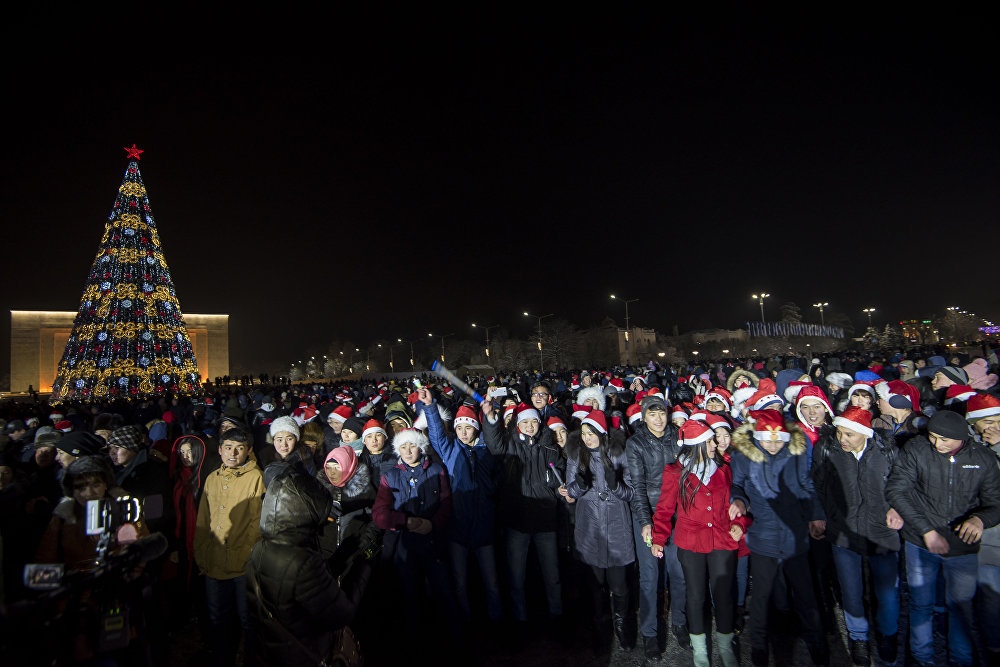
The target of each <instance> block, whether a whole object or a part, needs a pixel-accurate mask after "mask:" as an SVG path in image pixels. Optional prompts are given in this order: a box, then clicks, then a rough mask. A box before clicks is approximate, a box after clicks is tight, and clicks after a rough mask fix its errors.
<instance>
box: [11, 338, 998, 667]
mask: <svg viewBox="0 0 1000 667" xmlns="http://www.w3.org/2000/svg"><path fill="white" fill-rule="evenodd" d="M996 370H997V357H996V354H995V353H994V352H993V351H991V350H988V349H986V348H984V349H983V350H982V356H977V357H976V358H969V357H968V356H966V355H964V354H957V355H949V356H947V357H946V356H941V355H939V354H935V353H934V351H931V350H927V351H922V352H919V351H911V352H910V353H909V354H904V353H903V352H898V353H896V354H893V355H886V356H874V357H873V356H871V355H863V354H849V353H843V354H835V355H829V356H826V357H824V358H822V359H820V358H814V359H809V358H807V357H801V356H798V355H789V356H787V357H784V358H769V359H760V360H739V361H738V360H721V361H718V362H712V363H706V362H704V361H702V362H701V364H699V365H687V366H684V367H681V368H668V367H664V366H661V365H656V364H654V363H652V362H650V363H649V364H648V365H647V366H645V367H617V368H609V369H601V370H593V369H587V370H577V371H560V372H548V373H536V372H529V371H519V372H509V373H499V374H497V375H496V376H494V377H470V378H466V381H467V382H468V383H469V385H471V386H467V385H462V384H461V383H455V384H456V385H459V386H454V385H452V384H450V383H448V382H445V381H442V380H440V379H439V378H437V377H434V376H430V375H423V376H419V375H418V376H414V377H407V378H399V377H394V378H392V379H388V378H387V379H385V380H380V379H359V378H349V379H347V380H344V381H338V382H336V383H314V384H313V383H306V384H297V385H288V384H282V385H273V384H272V385H262V384H254V383H253V381H252V380H250V381H249V382H244V383H242V384H241V385H231V386H226V385H224V386H214V385H208V386H207V387H206V391H205V393H204V395H202V396H199V397H195V398H181V399H177V398H174V399H170V398H168V397H164V398H158V399H147V400H143V401H137V402H134V403H113V404H86V405H84V404H62V405H55V406H50V405H47V404H44V403H40V402H37V401H35V402H24V403H16V402H8V403H5V404H3V405H2V406H0V415H2V416H3V417H4V421H5V423H4V425H3V433H4V436H3V439H2V442H0V539H2V550H0V553H2V578H0V602H2V603H4V607H3V608H4V609H6V610H8V611H7V612H6V614H7V617H8V618H14V617H15V616H16V615H15V614H12V613H11V612H10V610H13V609H17V608H28V607H30V605H31V604H32V603H37V602H38V596H39V595H40V594H39V593H38V592H37V591H35V590H31V589H30V588H28V587H26V586H25V583H24V578H23V576H22V571H23V570H24V566H25V565H26V564H32V563H48V564H62V565H63V566H64V568H65V572H66V573H67V575H74V574H85V573H88V572H93V571H94V570H95V568H97V566H98V565H99V564H100V563H101V558H102V554H103V551H102V548H103V547H104V546H107V545H102V544H100V543H99V542H100V538H99V536H98V535H92V534H89V532H88V530H87V526H88V518H90V517H89V514H90V513H91V512H89V511H88V503H91V501H100V500H102V499H108V500H113V499H119V498H126V497H129V498H136V499H140V500H141V504H142V507H143V516H142V517H141V518H139V519H138V520H136V519H135V518H133V519H131V520H130V521H128V522H127V523H126V524H125V525H124V526H122V527H120V528H118V530H117V532H116V534H115V535H114V542H115V543H114V544H112V545H111V547H110V548H109V550H108V553H110V554H116V553H118V554H120V553H125V552H127V550H128V549H129V545H130V544H131V543H133V542H135V541H136V540H141V539H143V537H144V536H146V535H151V534H154V533H162V534H163V535H164V536H166V538H167V542H168V547H167V549H166V552H165V553H163V554H162V555H154V556H153V557H152V558H150V559H149V560H148V562H146V563H144V564H141V565H137V566H135V567H131V568H130V570H129V574H128V578H129V579H130V580H134V587H135V588H136V590H137V591H138V592H137V593H136V594H135V595H136V596H137V598H138V599H141V600H142V604H141V605H140V607H141V610H140V609H134V610H133V612H132V619H131V622H132V624H133V628H135V629H134V630H133V631H132V632H131V635H130V636H131V639H132V641H131V642H129V641H126V642H125V644H127V646H124V647H123V648H122V647H119V648H117V649H116V650H115V651H109V650H108V648H107V643H106V641H103V640H104V637H103V635H102V633H101V627H103V626H101V627H99V620H100V619H102V618H103V616H102V614H104V613H105V612H106V611H107V608H106V605H105V602H106V601H107V600H106V598H105V597H102V596H101V595H99V591H98V590H97V589H99V588H100V587H101V586H102V584H101V581H100V580H99V579H95V580H89V581H90V583H89V584H88V585H89V586H91V587H93V588H94V589H95V590H94V591H91V593H92V594H91V595H89V596H87V595H84V596H83V598H84V599H83V602H82V604H84V605H89V607H88V609H89V611H90V612H92V613H89V614H88V613H84V614H80V615H78V616H77V617H75V619H76V620H75V621H74V625H73V627H71V628H69V630H70V632H69V634H67V635H65V642H64V643H65V644H66V646H65V647H64V648H63V649H62V652H61V653H60V655H61V656H62V658H63V659H64V660H65V661H67V662H76V663H84V664H86V663H88V661H89V662H90V663H91V664H108V663H106V662H104V663H101V662H98V661H100V660H107V659H108V658H109V657H110V659H112V660H114V659H117V660H119V663H118V664H131V662H132V661H133V660H134V659H135V657H136V655H135V652H136V651H145V655H146V657H147V659H148V661H149V662H152V663H156V662H158V661H162V659H163V656H165V655H166V654H167V651H166V649H165V648H164V647H165V645H166V642H167V641H168V640H167V637H168V636H169V635H170V633H172V632H179V631H183V630H184V628H185V623H186V622H187V620H188V619H189V618H191V617H197V618H198V619H200V623H199V628H198V629H199V631H200V633H201V636H202V640H203V644H204V649H203V650H204V654H205V656H206V658H207V660H208V661H210V663H211V664H212V665H231V664H235V662H236V661H237V659H238V657H239V656H242V658H243V660H244V661H245V663H246V664H263V665H291V664H318V663H320V662H322V661H323V660H326V659H329V658H330V656H331V655H334V654H338V655H341V656H344V657H345V659H349V658H350V656H352V655H356V653H357V651H358V646H359V645H360V647H361V649H360V650H361V651H364V652H366V653H367V654H368V655H369V656H370V657H371V656H373V657H375V658H376V660H375V661H376V662H377V658H378V657H380V656H381V657H383V658H388V656H393V655H399V656H405V655H412V652H414V651H417V652H420V651H423V650H424V648H423V647H424V644H423V643H422V642H423V641H424V639H426V638H433V637H436V638H441V639H444V640H447V641H449V642H454V643H453V644H452V645H454V646H465V647H466V650H467V653H463V654H462V656H461V657H462V659H463V661H468V660H469V659H471V660H472V661H475V660H476V659H477V658H482V657H484V656H485V655H486V654H488V653H489V652H491V651H503V650H505V647H503V646H500V645H499V644H500V643H506V644H510V645H514V646H515V647H517V648H519V649H524V650H530V646H531V638H532V637H536V636H538V634H539V633H541V634H544V635H548V636H549V637H550V638H552V639H554V640H556V641H571V642H575V641H579V640H580V637H581V636H583V637H586V638H587V641H589V642H591V643H592V646H591V647H590V648H592V649H593V650H595V651H598V652H603V651H607V650H609V649H610V648H611V647H612V646H613V644H617V645H618V646H620V647H621V648H622V649H625V650H628V651H632V650H638V651H640V652H641V655H642V656H644V659H645V660H646V661H647V662H648V663H650V664H653V663H656V662H657V661H659V659H660V657H661V655H662V654H663V652H664V649H665V646H666V645H667V643H668V642H676V643H677V644H678V645H679V646H681V647H684V648H685V650H688V651H690V655H691V658H692V660H693V662H694V664H695V665H696V666H698V667H703V666H707V665H709V661H710V656H711V655H712V654H713V648H714V653H715V655H717V656H718V660H719V661H720V662H721V664H723V665H725V667H732V666H733V665H738V664H740V663H739V656H740V651H739V642H741V641H742V642H744V643H749V648H750V651H749V653H750V657H751V660H752V663H753V664H754V665H767V664H769V661H770V660H771V657H772V642H773V640H774V639H775V634H776V631H777V630H778V629H779V628H780V629H781V631H782V632H783V633H787V632H789V631H791V632H794V633H796V634H798V635H799V636H800V637H801V639H802V640H803V641H804V642H805V645H806V647H807V649H808V654H809V656H810V658H811V660H812V661H813V663H814V664H817V665H824V664H828V663H829V659H830V651H829V645H828V642H829V641H830V639H829V634H830V632H831V630H834V629H835V628H836V626H837V623H838V619H837V618H836V615H838V614H842V620H843V622H844V623H845V624H846V628H847V633H848V637H847V646H846V649H847V651H848V654H849V656H850V659H851V660H852V661H853V662H854V664H858V665H868V664H870V661H871V660H872V658H873V657H876V658H877V659H878V660H879V661H880V662H881V663H882V664H887V665H893V664H903V661H904V660H909V661H910V663H909V664H920V665H931V664H940V661H941V660H942V656H945V658H944V659H946V660H947V661H948V662H949V664H954V665H972V664H974V662H976V661H978V664H984V665H993V664H1000V635H993V634H992V633H991V632H990V631H989V629H990V628H991V627H992V626H993V625H995V624H997V623H1000V527H998V524H1000V459H998V458H997V457H998V455H1000V398H998V393H997V392H998V389H1000V388H998V387H997V375H996ZM463 390H464V391H463ZM468 392H471V393H468ZM477 396H478V397H477ZM479 398H483V399H484V400H479ZM89 507H91V508H93V507H94V505H93V504H92V503H91V504H90V505H89ZM70 580H71V577H70ZM114 602H116V603H119V604H120V603H121V602H122V597H121V596H119V597H116V598H115V600H114ZM904 612H905V613H904ZM902 617H905V618H907V619H908V622H907V627H908V632H903V631H902V630H901V626H900V619H901V618H902ZM581 621H584V622H585V623H584V624H583V630H582V631H581V629H580V628H581V624H580V622H581ZM713 622H714V625H713ZM942 624H943V625H942ZM10 627H13V625H11V626H10ZM936 627H937V628H940V627H945V628H946V635H947V641H946V642H941V641H938V643H937V645H935V628H936ZM399 628H404V632H403V633H402V634H400V633H399V632H398V631H397V630H398V629H399ZM140 636H142V637H143V638H144V639H143V641H142V642H139V641H138V639H137V638H138V637H140ZM500 638H504V641H503V642H500V641H499V640H500ZM480 640H481V641H480ZM17 641H18V639H17V638H13V639H12V638H11V637H9V636H8V637H5V638H4V643H5V645H6V646H7V647H11V646H14V645H16V644H17ZM431 641H433V640H431ZM140 644H141V648H137V646H139V645H140ZM130 651H131V653H130ZM393 651H396V652H397V653H393ZM435 655H437V653H435ZM470 655H471V658H470ZM452 657H457V656H452ZM443 659H445V660H447V656H445V657H444V658H443ZM112 664H113V663H112ZM206 664H208V662H206Z"/></svg>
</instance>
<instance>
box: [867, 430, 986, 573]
mask: <svg viewBox="0 0 1000 667" xmlns="http://www.w3.org/2000/svg"><path fill="white" fill-rule="evenodd" d="M885 496H886V498H887V499H888V500H889V504H890V505H891V506H892V507H893V508H895V510H896V511H897V512H899V514H900V516H902V517H903V521H904V524H903V530H902V531H901V532H902V534H903V539H905V540H906V541H907V542H912V543H913V544H916V545H917V546H919V547H921V548H926V547H925V544H924V538H923V535H924V533H927V532H929V531H931V530H935V531H937V532H938V533H939V534H940V535H941V536H942V537H944V538H945V539H946V540H948V547H949V550H948V553H947V554H946V556H962V555H965V554H974V553H978V551H979V543H978V542H977V543H975V544H966V543H965V542H963V541H962V540H960V539H959V538H958V535H957V534H956V533H955V530H954V529H955V528H956V527H957V526H958V525H959V524H960V523H962V522H963V521H965V520H966V519H968V518H970V517H972V516H978V517H979V518H980V519H981V520H982V522H983V528H992V527H993V526H995V525H997V524H998V523H1000V468H998V467H997V457H996V454H994V453H993V452H992V451H991V450H990V449H988V448H987V447H984V446H983V445H981V444H979V443H977V442H973V441H971V440H970V441H967V442H966V443H965V445H963V446H962V448H961V449H959V450H958V452H957V453H956V454H951V455H949V454H941V453H939V452H938V451H937V449H935V448H934V445H932V444H931V443H930V440H928V439H927V438H925V437H924V436H922V435H917V436H914V437H913V438H911V439H910V441H909V442H908V443H906V447H904V448H903V449H902V450H900V452H899V457H898V458H897V459H896V463H895V464H894V465H893V467H892V473H891V474H890V475H889V482H888V484H887V485H886V488H885Z"/></svg>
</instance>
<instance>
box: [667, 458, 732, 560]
mask: <svg viewBox="0 0 1000 667" xmlns="http://www.w3.org/2000/svg"><path fill="white" fill-rule="evenodd" d="M683 470H684V467H683V466H682V465H681V464H680V462H677V463H671V464H669V465H667V466H666V467H664V468H663V483H662V485H661V487H660V500H659V502H658V503H657V504H656V512H655V513H654V514H653V544H661V545H662V544H666V543H667V540H668V539H669V538H670V534H671V533H673V535H674V544H676V545H677V548H679V549H685V550H686V551H693V552H695V553H709V552H710V551H716V550H728V551H735V550H736V549H738V548H739V544H738V543H737V542H736V541H735V540H733V538H732V536H731V535H730V534H729V528H730V527H731V526H732V525H733V524H735V525H737V526H740V527H741V528H742V529H743V530H744V532H745V531H746V527H747V520H746V517H737V519H736V520H735V521H730V519H729V488H730V486H731V485H732V481H733V473H732V470H730V468H729V466H728V465H724V466H720V467H719V469H718V470H716V471H715V474H713V475H712V478H711V479H709V480H708V485H707V486H705V485H701V486H700V487H699V488H698V491H697V492H696V493H695V495H694V499H693V501H692V503H691V506H690V507H689V508H687V509H685V508H684V506H683V505H681V502H680V493H679V491H680V480H681V473H682V472H683ZM696 482H697V480H696V479H695V478H694V477H693V476H691V477H688V482H687V483H688V485H693V484H694V483H696ZM675 510H676V511H677V525H676V527H672V526H671V525H670V518H671V517H672V516H673V515H674V511H675Z"/></svg>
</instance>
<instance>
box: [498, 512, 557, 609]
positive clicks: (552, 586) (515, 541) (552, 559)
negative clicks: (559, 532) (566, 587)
mask: <svg viewBox="0 0 1000 667" xmlns="http://www.w3.org/2000/svg"><path fill="white" fill-rule="evenodd" d="M531 542H534V543H535V552H536V553H537V554H538V561H539V565H540V566H541V569H542V580H543V581H544V582H545V597H546V598H547V600H548V604H549V615H550V616H561V615H562V585H561V584H560V582H559V547H558V546H557V544H556V533H555V532H554V531H552V532H545V533H522V532H521V531H519V530H514V529H513V528H508V529H507V567H508V569H509V570H510V598H511V606H512V607H513V612H514V620H515V621H521V622H526V621H527V620H528V605H527V601H526V598H525V593H524V580H525V577H526V576H527V571H528V547H529V546H530V544H531Z"/></svg>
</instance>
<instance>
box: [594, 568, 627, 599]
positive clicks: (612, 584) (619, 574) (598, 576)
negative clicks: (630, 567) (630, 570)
mask: <svg viewBox="0 0 1000 667" xmlns="http://www.w3.org/2000/svg"><path fill="white" fill-rule="evenodd" d="M590 571H591V572H592V573H593V575H594V579H593V586H594V591H595V593H596V594H597V595H601V594H602V591H603V590H604V584H605V583H607V585H608V590H610V591H611V594H612V595H617V596H619V597H624V596H626V595H628V581H627V580H626V578H625V566H624V565H620V566H617V567H607V568H605V567H594V566H593V565H591V566H590Z"/></svg>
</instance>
